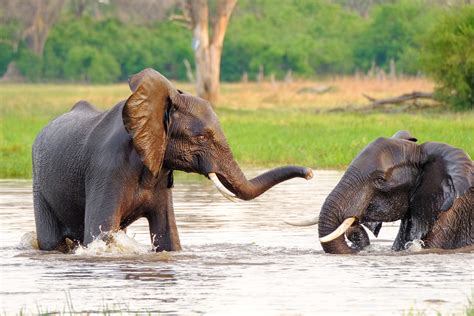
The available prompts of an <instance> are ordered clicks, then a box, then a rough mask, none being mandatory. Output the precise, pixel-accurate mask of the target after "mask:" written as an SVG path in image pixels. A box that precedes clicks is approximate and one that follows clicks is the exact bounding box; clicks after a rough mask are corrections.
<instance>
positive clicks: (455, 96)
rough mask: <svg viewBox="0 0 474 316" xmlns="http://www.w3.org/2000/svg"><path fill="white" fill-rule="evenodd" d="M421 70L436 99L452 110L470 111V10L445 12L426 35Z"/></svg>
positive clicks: (473, 54) (473, 39) (473, 59)
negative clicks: (433, 85) (432, 82)
mask: <svg viewBox="0 0 474 316" xmlns="http://www.w3.org/2000/svg"><path fill="white" fill-rule="evenodd" d="M422 60H423V66H424V69H425V71H426V72H427V73H428V74H430V75H431V76H432V77H433V78H434V79H435V80H436V81H437V82H438V83H439V87H438V88H437V90H436V92H437V96H438V98H440V99H441V100H443V101H445V102H447V103H449V104H451V105H452V107H453V108H455V109H460V110H461V109H473V108H474V7H473V6H464V7H461V8H459V9H457V10H454V11H448V12H446V13H445V14H444V16H443V18H442V19H440V21H439V22H438V23H436V24H435V26H434V27H433V29H432V30H431V31H430V32H429V33H428V34H427V36H426V39H425V42H424V46H423V58H422Z"/></svg>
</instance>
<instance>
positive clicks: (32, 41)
mask: <svg viewBox="0 0 474 316" xmlns="http://www.w3.org/2000/svg"><path fill="white" fill-rule="evenodd" d="M33 5H34V7H35V14H34V17H33V20H32V21H31V24H30V26H29V27H28V28H27V29H26V30H25V31H24V32H23V39H24V40H25V42H26V44H27V45H28V48H29V49H30V50H31V51H32V52H33V53H34V54H36V55H38V56H41V55H43V49H44V44H45V43H46V39H47V37H48V33H49V29H50V28H51V26H52V25H53V24H54V22H56V20H57V18H58V17H59V13H60V12H61V9H62V7H63V5H64V0H48V1H44V0H35V1H34V3H33Z"/></svg>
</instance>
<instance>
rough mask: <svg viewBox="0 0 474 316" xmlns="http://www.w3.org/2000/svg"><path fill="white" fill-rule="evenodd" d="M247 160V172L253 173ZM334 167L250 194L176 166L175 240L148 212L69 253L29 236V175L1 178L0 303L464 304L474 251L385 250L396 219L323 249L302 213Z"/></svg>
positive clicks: (183, 307) (40, 307)
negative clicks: (243, 197)
mask: <svg viewBox="0 0 474 316" xmlns="http://www.w3.org/2000/svg"><path fill="white" fill-rule="evenodd" d="M257 173H258V172H257V170H250V171H249V172H247V174H248V175H249V176H253V175H256V174H257ZM340 177H341V173H340V172H335V171H316V172H315V177H314V178H313V179H312V180H310V181H305V180H303V179H293V180H291V181H288V182H285V183H282V184H280V185H278V186H276V187H274V188H273V189H271V190H270V191H268V192H267V193H265V194H264V195H262V196H261V197H259V198H257V199H255V200H254V201H250V202H243V201H242V202H239V203H232V202H229V201H227V200H226V199H225V198H223V197H222V196H221V195H220V193H218V192H217V190H216V189H215V188H214V187H213V185H212V183H211V182H210V181H206V180H200V179H198V178H188V177H182V178H183V179H181V177H178V179H177V180H176V181H175V182H176V183H175V188H174V205H175V213H176V219H177V224H178V229H179V232H180V237H181V244H182V246H183V251H180V252H176V253H161V254H160V253H159V254H157V253H153V252H151V246H150V241H149V236H148V225H147V222H146V221H145V220H144V219H142V220H139V221H137V222H136V223H134V224H133V225H132V226H130V228H129V229H128V231H127V234H126V235H125V234H120V233H118V234H116V236H115V237H116V238H115V242H114V243H112V244H109V245H105V244H104V243H103V242H101V241H95V242H94V243H93V244H92V245H90V247H88V248H87V249H84V248H80V249H77V250H76V251H75V253H74V254H60V253H56V252H44V251H39V250H36V249H34V248H33V246H32V245H31V243H32V241H33V240H34V237H33V236H34V233H32V232H34V230H35V226H34V225H35V224H34V217H33V206H32V196H31V181H10V180H0V241H1V244H0V314H7V315H10V314H19V313H20V312H23V313H24V314H25V313H26V314H30V313H31V314H36V313H39V312H54V311H59V312H66V313H69V312H84V313H87V312H90V313H94V312H100V311H104V310H106V311H125V312H129V313H144V312H150V313H153V314H154V313H161V314H171V315H174V314H179V315H193V314H217V315H220V314H225V315H227V314H237V315H243V314H245V315H268V314H270V315H314V314H322V315H338V314H345V315H385V314H389V315H391V314H394V315H402V314H404V313H405V314H407V313H409V312H410V311H413V310H415V311H416V312H415V314H416V313H417V312H418V311H422V312H424V313H425V314H436V313H437V312H440V313H443V314H450V315H451V314H463V313H465V311H466V307H467V305H468V301H469V300H472V299H473V298H474V297H473V295H474V294H473V291H474V290H473V289H474V283H473V277H474V260H473V259H474V253H473V252H472V251H470V252H469V251H465V252H462V253H460V252H458V253H453V252H450V253H447V252H426V251H425V250H421V251H420V250H419V247H412V250H407V251H404V252H401V253H393V252H391V251H390V246H391V243H392V242H393V240H394V238H395V236H396V232H397V229H398V223H386V224H384V226H383V227H382V230H381V233H380V235H379V238H377V239H376V238H374V237H373V236H371V237H372V245H371V246H370V247H369V249H368V250H366V251H363V252H362V253H360V254H358V255H354V256H342V255H328V254H325V253H324V252H323V251H322V249H321V246H320V244H319V242H318V238H317V227H316V226H313V227H304V228H299V227H292V226H288V225H287V224H285V223H284V222H283V220H301V219H306V218H311V217H313V216H314V215H316V214H317V213H318V212H319V209H320V207H321V204H322V203H323V202H324V199H325V197H326V196H327V194H328V193H329V192H330V191H331V189H332V188H333V187H334V186H335V184H336V183H337V182H338V180H339V179H340Z"/></svg>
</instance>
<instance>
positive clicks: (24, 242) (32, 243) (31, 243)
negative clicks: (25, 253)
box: [16, 231, 39, 250]
mask: <svg viewBox="0 0 474 316" xmlns="http://www.w3.org/2000/svg"><path fill="white" fill-rule="evenodd" d="M16 248H18V249H22V250H39V245H38V239H37V238H36V232H34V231H30V232H27V233H25V234H24V235H23V236H21V239H20V242H19V244H18V245H17V246H16Z"/></svg>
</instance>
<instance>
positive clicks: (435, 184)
mask: <svg viewBox="0 0 474 316" xmlns="http://www.w3.org/2000/svg"><path fill="white" fill-rule="evenodd" d="M421 152H422V154H423V157H424V159H423V162H422V163H423V173H424V175H425V176H424V177H425V178H426V181H428V183H429V184H428V186H429V187H431V188H432V189H433V191H434V192H432V193H433V194H442V204H441V206H440V210H441V211H446V210H448V209H449V208H451V206H452V205H453V202H454V200H455V199H456V198H458V197H460V196H462V195H463V194H464V193H466V191H467V190H469V188H470V187H472V185H473V172H474V168H473V163H472V160H471V157H469V155H468V154H467V153H466V152H465V151H464V150H462V149H459V148H454V147H452V146H450V145H448V144H443V143H436V142H428V143H424V144H422V145H421Z"/></svg>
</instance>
